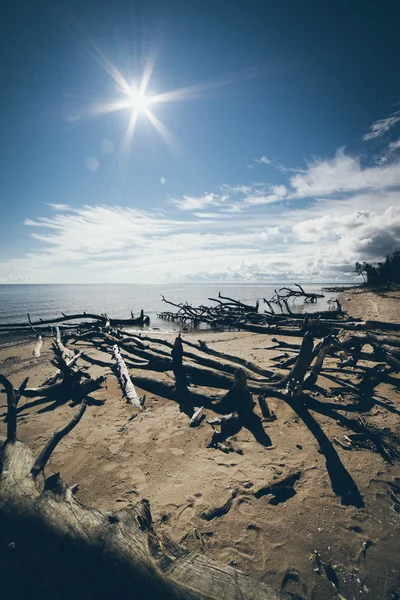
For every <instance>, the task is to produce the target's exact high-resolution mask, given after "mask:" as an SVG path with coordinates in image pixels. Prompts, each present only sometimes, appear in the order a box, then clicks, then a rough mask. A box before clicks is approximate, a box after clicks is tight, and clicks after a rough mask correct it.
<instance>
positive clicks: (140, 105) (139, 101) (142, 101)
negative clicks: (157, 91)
mask: <svg viewBox="0 0 400 600" xmlns="http://www.w3.org/2000/svg"><path fill="white" fill-rule="evenodd" d="M150 100H151V99H150V98H149V97H148V96H146V94H144V93H143V92H140V91H132V93H131V94H130V100H129V105H130V106H131V107H132V109H133V110H135V111H138V112H139V113H147V111H148V109H149V104H150Z"/></svg>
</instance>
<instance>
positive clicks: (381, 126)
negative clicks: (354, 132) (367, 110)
mask: <svg viewBox="0 0 400 600" xmlns="http://www.w3.org/2000/svg"><path fill="white" fill-rule="evenodd" d="M399 122H400V111H396V112H395V113H393V114H392V115H390V117H386V119H379V121H375V123H372V125H371V127H370V129H369V132H368V133H366V134H365V135H363V137H362V139H363V141H364V142H367V141H368V140H372V139H374V138H377V137H380V136H381V135H383V134H384V133H386V132H387V131H389V129H391V128H392V127H394V126H395V125H397V123H399Z"/></svg>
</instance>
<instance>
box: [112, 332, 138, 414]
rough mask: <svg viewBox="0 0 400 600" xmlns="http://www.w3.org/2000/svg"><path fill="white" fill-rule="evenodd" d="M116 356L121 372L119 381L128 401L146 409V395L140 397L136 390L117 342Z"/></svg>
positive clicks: (114, 351) (114, 349)
mask: <svg viewBox="0 0 400 600" xmlns="http://www.w3.org/2000/svg"><path fill="white" fill-rule="evenodd" d="M113 353H114V358H115V361H116V363H117V369H118V374H119V381H120V383H121V388H122V390H123V392H124V395H125V396H126V398H127V400H128V402H130V403H131V404H132V406H134V407H135V408H137V409H139V410H143V409H144V402H145V396H141V397H140V398H139V396H138V393H137V391H136V388H135V386H134V385H133V383H132V380H131V376H130V375H129V371H128V369H127V367H126V364H125V361H124V359H123V358H122V356H121V353H120V351H119V348H118V346H117V344H115V345H114V346H113Z"/></svg>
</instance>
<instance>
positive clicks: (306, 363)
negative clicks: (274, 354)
mask: <svg viewBox="0 0 400 600" xmlns="http://www.w3.org/2000/svg"><path fill="white" fill-rule="evenodd" d="M313 348H314V340H313V337H312V336H311V335H310V334H309V333H306V334H305V336H304V338H303V342H302V344H301V348H300V352H299V354H298V357H297V360H296V362H295V364H294V366H293V368H292V370H291V371H290V373H289V374H288V375H287V376H286V377H285V378H284V380H283V382H282V383H286V392H287V394H288V395H289V396H292V397H294V396H299V395H300V394H301V393H302V389H303V381H304V377H305V376H306V373H307V371H308V369H309V368H310V364H311V361H312V358H313Z"/></svg>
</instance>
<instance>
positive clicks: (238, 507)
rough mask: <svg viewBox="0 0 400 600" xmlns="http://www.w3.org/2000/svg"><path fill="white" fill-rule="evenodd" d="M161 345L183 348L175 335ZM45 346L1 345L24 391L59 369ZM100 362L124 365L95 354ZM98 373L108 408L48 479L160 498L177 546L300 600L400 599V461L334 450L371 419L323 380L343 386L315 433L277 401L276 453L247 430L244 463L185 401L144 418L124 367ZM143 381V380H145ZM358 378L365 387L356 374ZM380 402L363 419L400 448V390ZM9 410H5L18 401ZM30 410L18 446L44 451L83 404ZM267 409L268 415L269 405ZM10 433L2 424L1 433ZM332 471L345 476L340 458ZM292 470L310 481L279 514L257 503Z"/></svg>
mask: <svg viewBox="0 0 400 600" xmlns="http://www.w3.org/2000/svg"><path fill="white" fill-rule="evenodd" d="M347 298H349V300H346V299H347ZM342 300H343V302H344V303H345V305H346V306H347V307H348V310H349V312H350V313H351V314H352V315H354V316H358V317H362V318H370V319H381V320H389V319H392V320H396V321H398V320H399V302H398V297H394V296H393V294H390V295H387V296H385V297H381V296H377V295H374V294H372V293H360V292H358V291H351V292H346V293H344V294H343V297H342ZM158 335H160V337H163V338H166V339H173V336H172V335H170V336H167V335H161V334H158ZM184 337H186V338H187V339H191V340H193V341H195V340H197V339H200V338H201V339H204V340H206V341H207V343H208V344H209V346H210V347H212V348H215V349H218V350H221V351H224V352H228V353H231V354H236V355H239V356H242V357H244V358H247V359H251V360H253V361H255V362H257V363H258V364H260V365H261V366H265V367H269V368H270V367H271V366H272V365H273V363H272V362H271V358H272V357H273V356H276V355H277V354H280V353H281V351H268V350H265V347H266V346H270V345H271V341H270V339H269V337H268V336H266V335H257V334H252V333H247V332H240V333H237V332H224V333H215V332H212V333H211V332H203V333H195V334H184ZM281 339H284V338H283V337H282V338H281ZM287 341H290V342H293V341H294V340H293V338H292V339H290V340H289V339H288V340H287ZM32 349H33V343H29V344H20V345H15V346H12V347H7V348H0V371H1V372H2V373H3V374H5V375H7V376H9V377H10V379H11V380H12V382H13V383H14V385H19V384H20V383H21V382H22V380H23V379H24V377H26V376H27V375H29V377H30V381H29V385H30V386H32V387H33V386H36V385H40V384H41V383H42V382H43V381H44V380H45V379H46V378H47V377H49V376H50V375H51V374H52V373H54V367H53V366H52V365H51V363H50V360H51V358H52V356H53V353H52V351H51V348H50V342H49V340H46V341H45V344H44V346H43V351H42V356H41V357H40V358H34V357H33V356H32ZM87 352H88V353H89V354H90V355H91V356H93V357H98V358H101V359H102V360H110V356H107V355H106V354H104V353H102V352H99V351H97V350H94V349H93V348H92V347H90V348H88V349H87ZM328 362H329V361H328ZM89 372H90V374H91V375H92V376H98V375H99V374H105V375H106V381H105V384H104V386H103V388H102V389H101V390H99V391H97V392H95V393H94V394H93V395H92V396H93V397H94V398H98V399H101V400H105V402H104V404H103V405H101V406H90V407H89V408H88V410H87V411H86V414H85V415H84V417H83V419H82V421H81V422H80V423H79V425H78V426H77V427H76V428H75V429H74V430H73V431H72V432H71V433H70V434H69V435H68V436H67V437H66V438H64V440H63V441H62V442H61V443H60V445H59V446H58V447H57V449H56V451H55V452H54V455H53V456H52V459H51V462H50V463H49V465H48V467H47V474H50V473H51V472H57V471H60V472H61V475H62V477H63V479H64V480H65V481H66V483H67V484H69V485H72V484H75V483H79V492H78V494H77V497H78V499H79V500H80V501H81V502H83V503H85V504H87V505H90V506H96V507H101V508H105V509H112V510H116V509H117V508H119V507H121V508H122V507H129V505H131V504H133V503H136V502H137V501H138V500H140V499H141V498H148V499H149V501H150V505H151V510H152V514H153V519H154V522H155V525H156V527H158V528H159V529H160V530H163V531H164V532H165V533H166V534H168V535H169V536H171V537H172V538H173V539H174V540H176V541H179V542H181V543H183V544H185V545H187V546H188V547H189V548H190V549H192V550H196V551H198V552H204V553H205V554H206V555H208V556H210V557H213V558H214V559H216V560H218V561H220V562H222V563H225V564H231V565H235V566H236V567H237V568H238V569H240V570H242V571H244V572H246V573H248V574H250V575H252V576H253V577H255V578H258V579H260V580H262V581H264V582H265V583H267V584H269V585H271V586H273V587H275V588H276V589H284V590H286V591H287V592H290V593H292V594H294V597H296V598H304V599H313V600H322V599H330V598H342V599H343V598H345V599H346V600H351V599H353V598H370V599H386V598H388V599H389V598H393V599H395V598H399V597H400V577H399V560H398V556H399V555H400V541H399V535H398V527H399V524H400V512H399V507H400V468H399V463H398V461H396V460H394V461H393V462H392V464H389V463H388V462H386V461H385V460H384V459H383V458H382V456H381V455H380V454H378V453H377V452H374V451H372V450H371V449H367V448H359V449H357V450H352V451H348V450H345V449H343V448H342V447H340V446H338V445H337V444H335V443H334V444H333V445H332V446H331V444H330V442H332V440H333V439H334V438H338V439H343V435H344V434H345V433H349V432H350V429H346V428H343V426H340V425H339V424H338V421H340V420H342V421H343V419H345V418H348V419H351V418H357V417H359V413H358V412H356V413H354V412H352V411H351V408H352V406H351V405H349V411H344V410H341V411H335V410H333V408H334V407H333V408H332V406H333V404H334V403H338V404H342V403H343V401H346V398H345V397H342V398H340V397H338V395H337V393H335V390H334V388H335V384H334V383H333V382H332V381H328V379H325V378H323V379H322V382H321V383H322V384H323V385H324V387H326V388H327V389H331V390H332V393H331V397H330V398H324V397H323V396H322V395H321V396H319V397H317V399H318V400H320V401H321V402H323V403H326V406H327V411H325V412H327V413H328V414H321V413H320V412H318V411H317V410H313V411H310V413H309V414H310V415H311V417H312V421H311V427H312V429H313V432H314V434H315V435H314V434H313V433H312V432H311V431H310V428H309V427H308V426H306V425H305V423H304V422H303V421H302V419H300V418H299V416H298V415H297V414H296V413H295V412H294V411H293V410H292V408H290V407H289V406H288V405H287V404H286V403H285V402H283V401H282V400H279V399H274V398H271V399H269V400H268V404H269V406H270V408H271V409H272V410H273V411H274V413H275V415H276V417H277V419H276V420H275V421H272V422H264V424H263V426H264V429H265V431H266V433H267V434H268V436H269V437H270V439H271V443H272V445H271V446H267V447H265V446H263V445H261V444H260V443H258V442H257V441H256V440H255V438H254V436H253V435H252V433H251V432H249V431H248V430H247V429H244V428H243V429H242V430H241V431H240V432H239V433H238V434H237V435H236V436H235V437H236V440H235V446H236V447H237V448H239V449H240V450H241V451H242V452H243V454H237V453H229V454H225V453H223V452H221V451H220V450H218V449H215V448H208V447H207V445H208V443H209V441H210V439H211V436H212V433H213V431H212V428H211V426H210V425H208V424H206V423H205V422H204V421H203V424H202V425H201V426H200V427H198V428H189V418H188V416H187V415H186V414H184V413H183V412H180V410H179V407H178V405H177V404H176V403H175V402H173V401H170V400H166V399H163V398H160V397H157V396H154V395H152V394H147V403H146V406H147V410H146V411H145V412H144V413H142V414H140V415H139V416H137V417H136V418H134V419H133V420H130V417H131V416H132V414H135V409H133V407H131V406H130V405H129V404H126V402H125V399H124V398H123V397H122V395H121V391H120V387H119V384H118V382H117V380H116V378H115V376H114V374H113V373H112V371H111V369H108V368H101V367H97V366H90V368H89ZM132 375H133V380H134V372H132ZM347 376H348V377H349V380H351V377H352V376H351V372H350V374H348V375H347ZM392 383H393V382H392ZM138 392H139V393H141V390H139V389H138ZM376 398H377V399H378V401H379V404H378V403H376V404H375V405H374V406H373V407H372V409H371V410H370V411H369V412H367V413H364V414H363V415H362V416H363V418H364V419H365V422H367V423H373V424H374V425H375V426H377V427H379V428H387V429H388V430H390V431H391V432H392V433H393V436H392V439H391V442H392V444H393V447H396V446H398V437H397V436H399V434H400V420H399V415H400V406H399V404H400V402H399V396H398V393H397V392H396V390H395V387H394V386H393V385H392V384H388V383H385V384H380V385H379V386H378V388H377V393H376ZM1 400H2V409H1V410H2V411H4V397H3V398H2V399H1ZM328 404H330V407H329V406H328ZM21 405H23V407H24V408H23V410H22V411H21V413H20V415H19V419H18V437H19V439H21V440H22V441H24V442H26V443H27V444H29V446H30V447H31V448H32V450H33V451H34V452H35V453H38V452H39V451H40V449H41V448H42V447H43V445H44V443H45V442H46V441H47V440H48V438H49V436H50V435H51V434H52V433H53V431H55V430H56V429H58V428H59V427H60V426H62V425H63V424H65V423H66V422H67V421H68V420H69V419H70V418H71V416H72V415H73V414H74V412H75V411H76V407H72V406H70V403H66V404H63V405H59V404H58V403H56V402H53V403H49V402H43V400H40V399H33V400H30V399H25V400H24V401H23V404H21ZM255 410H256V412H258V414H260V411H259V407H258V405H257V406H256V409H255ZM206 415H207V418H210V417H212V416H214V413H213V412H212V411H211V410H207V411H206ZM4 433H5V425H4V423H3V422H1V424H0V436H4ZM324 434H326V436H327V439H326V438H325V437H324ZM316 436H317V437H318V438H319V441H321V443H322V447H323V449H322V450H321V448H320V445H319V443H318V441H317V437H316ZM331 447H332V448H334V449H335V450H336V452H337V456H338V459H339V462H341V463H342V465H343V466H344V468H345V469H346V470H347V472H348V473H349V474H350V477H351V478H352V479H353V480H354V482H355V485H356V486H357V487H358V490H359V492H360V494H361V495H362V497H363V499H364V502H365V506H364V507H363V508H357V507H355V506H346V505H343V504H342V503H341V499H340V497H338V495H337V494H336V493H335V492H334V491H333V486H332V480H331V478H330V476H329V474H328V470H327V456H329V458H331V454H329V452H330V448H331ZM327 449H328V450H327ZM328 467H329V468H330V469H332V463H331V461H329V462H328ZM292 472H295V473H298V474H299V478H298V480H297V481H296V482H295V483H294V485H293V488H292V491H290V490H289V492H290V493H289V496H290V497H287V498H286V499H283V501H281V502H279V503H277V504H273V503H271V499H272V501H274V498H273V497H271V495H264V496H261V497H259V498H257V497H256V496H255V495H254V492H256V491H257V490H259V489H260V488H262V487H263V486H266V485H267V484H270V483H273V482H274V481H276V480H277V478H279V477H280V476H284V475H287V474H290V473H292ZM344 472H345V471H344ZM232 495H233V496H234V498H233V501H232V503H231V506H230V508H229V510H228V511H227V512H226V514H223V515H221V516H218V517H216V518H213V519H211V520H206V519H204V513H205V514H207V511H209V510H210V509H212V508H216V507H221V506H223V505H224V504H225V503H226V502H227V500H228V499H229V498H230V497H232ZM316 550H317V551H318V553H319V555H320V557H321V559H322V560H323V561H324V563H326V564H330V565H331V566H332V568H333V570H334V572H335V573H336V576H337V578H338V584H339V589H337V588H335V587H334V585H333V584H332V583H331V582H330V581H329V578H328V576H327V574H326V572H325V571H324V569H322V571H321V572H318V571H317V570H316V564H315V562H314V561H313V560H311V559H310V556H311V555H312V553H313V552H314V551H316Z"/></svg>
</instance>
